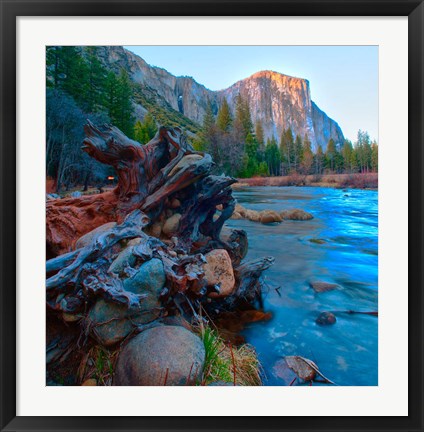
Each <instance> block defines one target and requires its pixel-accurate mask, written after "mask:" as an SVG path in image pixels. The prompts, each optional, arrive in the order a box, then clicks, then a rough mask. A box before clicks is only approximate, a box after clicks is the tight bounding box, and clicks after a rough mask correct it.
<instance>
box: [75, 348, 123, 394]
mask: <svg viewBox="0 0 424 432" xmlns="http://www.w3.org/2000/svg"><path fill="white" fill-rule="evenodd" d="M118 354H119V350H115V351H108V350H107V349H104V348H102V347H101V346H99V345H96V346H93V347H91V348H90V350H89V351H88V352H87V354H86V355H85V356H84V357H83V359H82V361H81V364H80V366H79V368H78V372H77V376H78V381H79V382H80V383H81V384H82V383H83V382H84V381H87V380H88V379H95V380H96V383H97V385H98V386H111V385H112V381H113V374H114V367H115V362H116V358H117V356H118Z"/></svg>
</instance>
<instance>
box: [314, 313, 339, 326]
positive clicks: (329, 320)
mask: <svg viewBox="0 0 424 432" xmlns="http://www.w3.org/2000/svg"><path fill="white" fill-rule="evenodd" d="M336 321H337V320H336V316H335V315H334V314H333V313H332V312H322V313H320V314H319V316H318V318H317V319H316V320H315V322H316V323H317V324H318V325H332V324H336Z"/></svg>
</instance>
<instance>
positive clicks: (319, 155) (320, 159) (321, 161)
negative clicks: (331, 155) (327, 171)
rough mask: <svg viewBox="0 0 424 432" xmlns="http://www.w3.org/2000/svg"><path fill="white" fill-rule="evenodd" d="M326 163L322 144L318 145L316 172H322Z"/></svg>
mask: <svg viewBox="0 0 424 432" xmlns="http://www.w3.org/2000/svg"><path fill="white" fill-rule="evenodd" d="M323 164H324V152H323V151H322V146H321V144H319V145H318V147H317V152H316V154H315V174H322V168H323Z"/></svg>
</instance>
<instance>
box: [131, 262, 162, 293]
mask: <svg viewBox="0 0 424 432" xmlns="http://www.w3.org/2000/svg"><path fill="white" fill-rule="evenodd" d="M165 282H166V276H165V270H164V268H163V264H162V261H161V260H160V259H158V258H153V259H151V260H150V261H146V262H145V263H143V264H142V265H141V266H140V267H139V268H138V269H137V272H136V273H134V275H133V276H131V277H130V278H128V279H125V280H124V289H125V290H126V291H131V292H133V293H135V294H143V293H151V294H152V295H154V297H155V298H157V297H159V293H160V292H161V291H162V288H163V287H164V286H165Z"/></svg>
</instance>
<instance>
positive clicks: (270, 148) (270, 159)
mask: <svg viewBox="0 0 424 432" xmlns="http://www.w3.org/2000/svg"><path fill="white" fill-rule="evenodd" d="M265 161H266V163H267V165H268V171H269V174H270V175H272V176H276V175H279V174H280V164H281V155H280V151H279V149H278V143H277V140H276V139H275V137H272V138H271V139H268V140H267V144H266V147H265Z"/></svg>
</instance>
